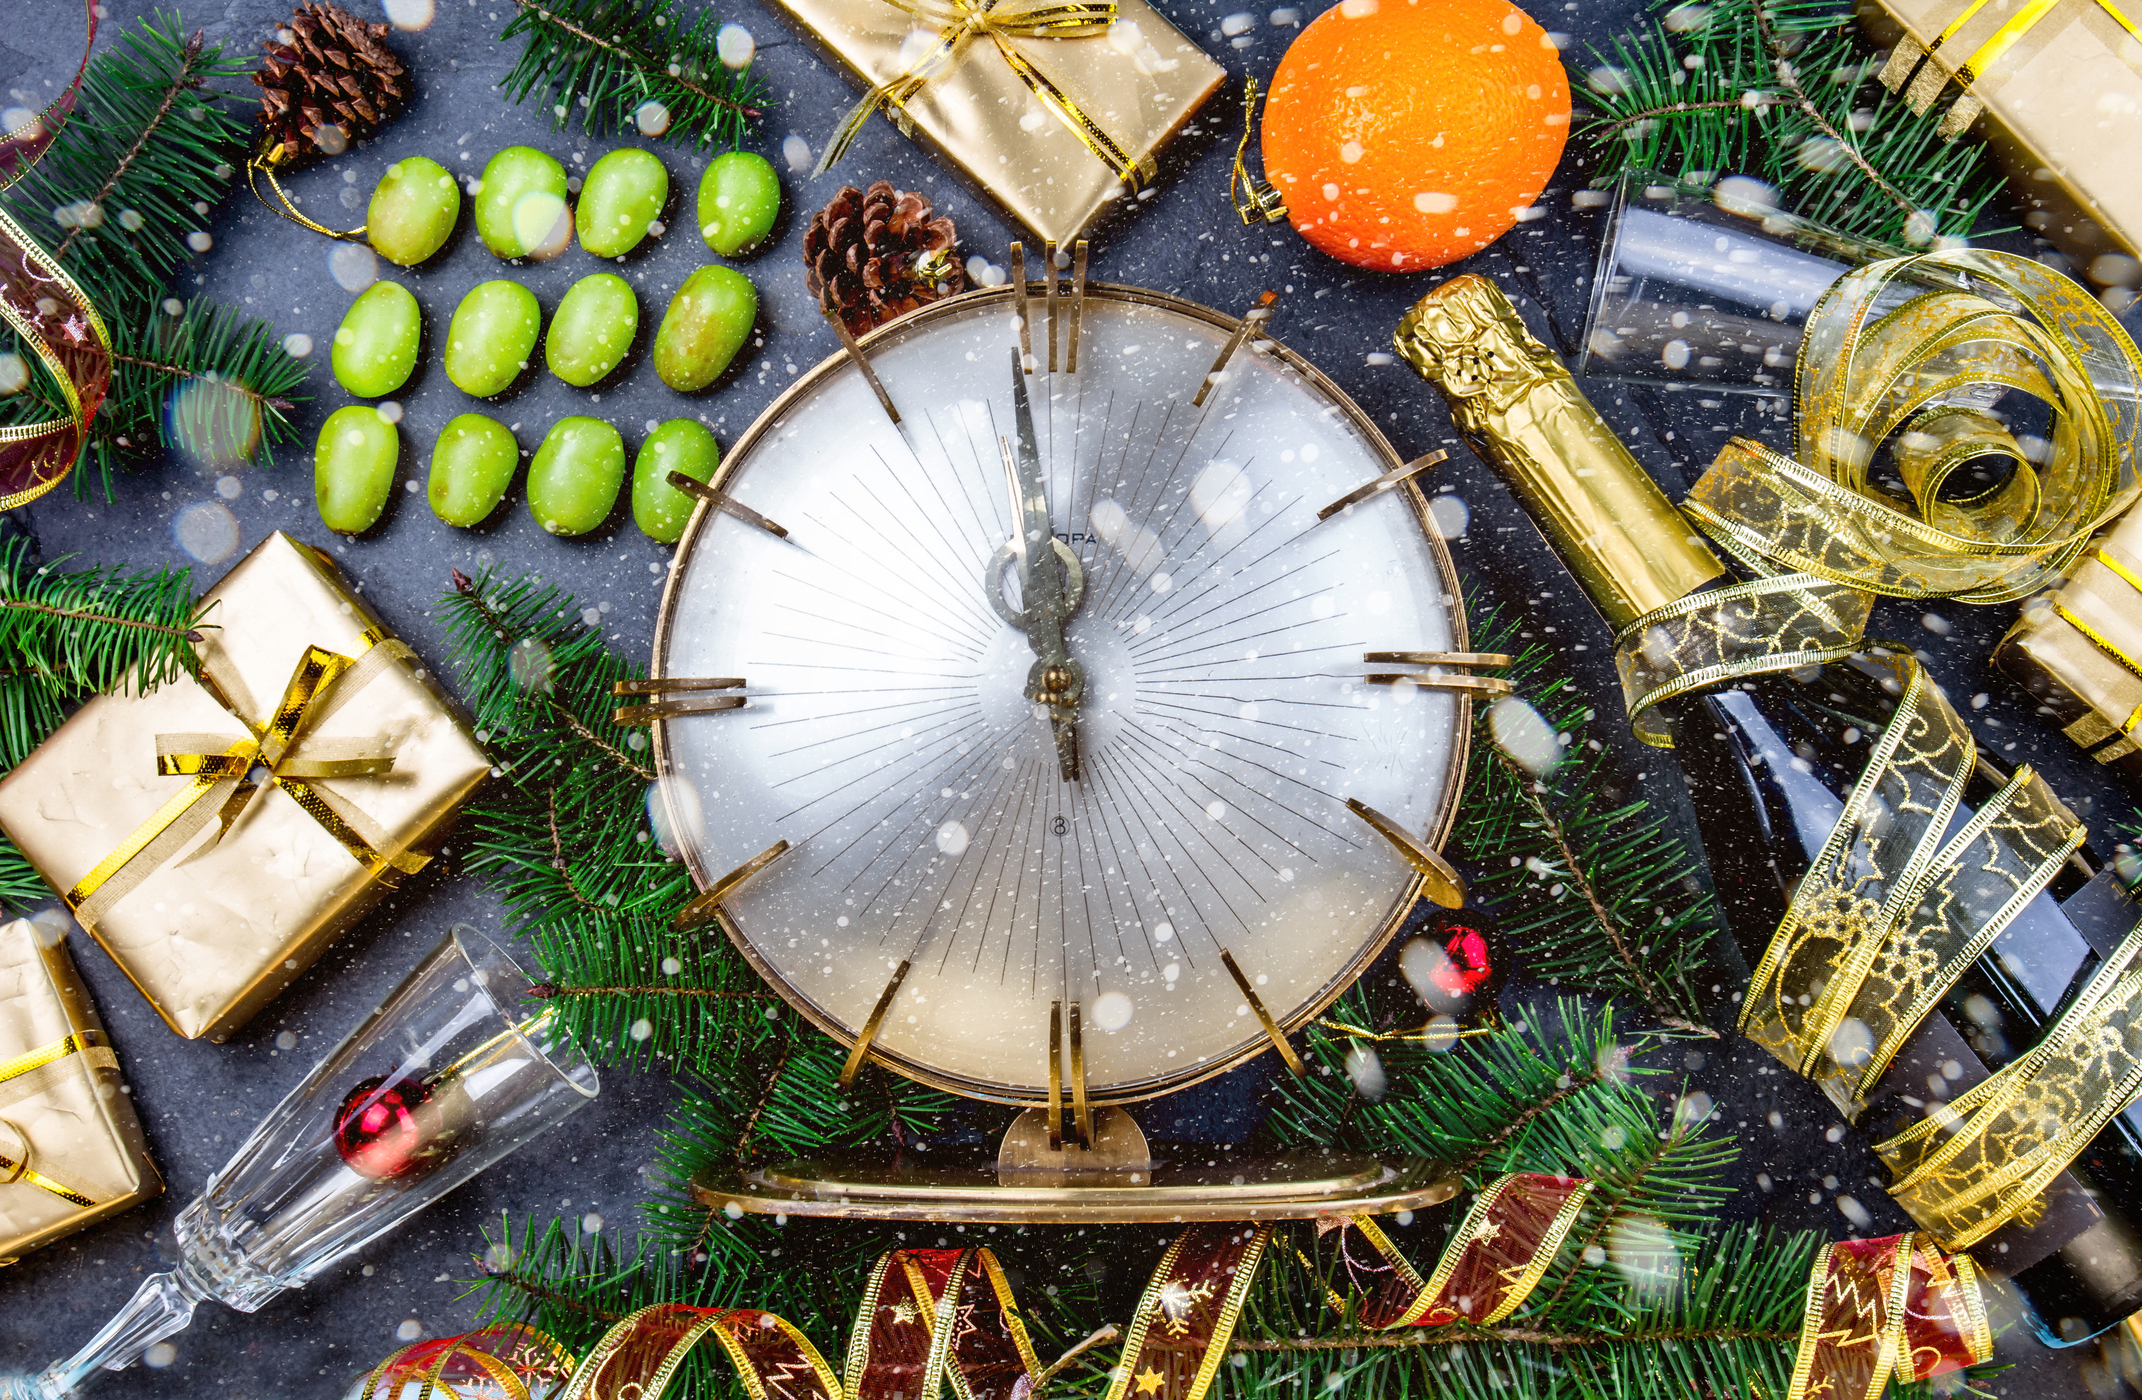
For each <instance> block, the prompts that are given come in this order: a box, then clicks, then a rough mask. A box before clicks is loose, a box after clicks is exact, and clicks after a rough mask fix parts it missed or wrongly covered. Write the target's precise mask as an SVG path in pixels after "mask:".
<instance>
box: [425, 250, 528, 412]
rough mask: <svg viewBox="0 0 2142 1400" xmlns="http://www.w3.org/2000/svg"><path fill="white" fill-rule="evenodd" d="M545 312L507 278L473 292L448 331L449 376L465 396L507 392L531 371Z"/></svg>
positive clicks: (516, 283) (520, 286)
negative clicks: (529, 367) (529, 369)
mask: <svg viewBox="0 0 2142 1400" xmlns="http://www.w3.org/2000/svg"><path fill="white" fill-rule="evenodd" d="M542 329H543V308H542V307H540V306H538V305H537V304H536V299H535V293H534V292H531V291H529V290H528V289H527V288H526V287H524V286H522V285H521V284H520V283H518V282H508V281H505V280H503V279H501V280H499V281H496V282H484V283H481V284H480V285H478V286H475V287H472V288H470V289H469V294H468V295H467V296H465V297H463V298H462V299H461V305H459V306H457V307H455V308H454V320H453V324H452V325H450V326H448V327H447V330H446V377H447V378H448V379H451V380H453V381H454V386H455V387H456V388H458V389H460V390H461V392H463V393H464V394H474V395H475V396H476V397H477V398H479V399H487V398H489V397H491V396H492V395H493V394H501V393H504V392H505V391H506V389H507V387H508V386H510V385H511V384H512V383H513V381H514V380H515V379H516V378H518V377H519V376H520V372H521V371H522V370H524V369H526V368H528V356H529V355H530V354H531V353H533V352H534V350H535V343H536V334H537V332H539V331H541V330H542Z"/></svg>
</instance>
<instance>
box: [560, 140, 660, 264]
mask: <svg viewBox="0 0 2142 1400" xmlns="http://www.w3.org/2000/svg"><path fill="white" fill-rule="evenodd" d="M668 202H669V171H667V170H666V169H664V168H663V166H662V162H661V161H659V160H656V159H655V158H654V157H653V156H651V155H649V154H648V153H647V152H645V151H642V150H638V149H636V148H634V147H630V146H628V147H626V148H624V149H623V150H617V151H612V152H610V154H608V155H606V156H604V157H603V158H602V159H601V160H598V161H596V162H595V164H594V165H593V166H592V167H590V168H589V170H588V177H587V179H586V180H584V181H582V182H581V185H580V207H579V209H578V210H576V211H575V212H574V215H573V223H574V225H575V227H577V228H578V229H579V230H580V246H581V247H583V248H585V249H587V250H588V251H589V252H591V253H593V254H594V255H595V256H596V257H598V258H614V257H617V256H619V255H621V254H624V253H629V252H631V251H632V249H633V248H635V247H637V246H638V245H639V241H640V240H641V239H643V238H645V237H646V236H647V226H648V225H649V224H651V223H653V222H654V220H655V217H656V216H657V215H659V214H660V213H661V212H662V206H663V205H664V204H666V203H668Z"/></svg>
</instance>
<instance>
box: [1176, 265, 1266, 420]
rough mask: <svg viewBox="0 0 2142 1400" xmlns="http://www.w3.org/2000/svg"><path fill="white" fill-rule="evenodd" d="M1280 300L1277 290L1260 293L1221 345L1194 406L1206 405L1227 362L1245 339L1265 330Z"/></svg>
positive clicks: (1224, 375) (1192, 401)
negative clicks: (1208, 396) (1275, 305)
mask: <svg viewBox="0 0 2142 1400" xmlns="http://www.w3.org/2000/svg"><path fill="white" fill-rule="evenodd" d="M1278 300H1279V293H1277V292H1273V291H1266V292H1261V293H1259V294H1258V297H1257V300H1256V302H1255V304H1253V305H1252V306H1251V307H1250V309H1249V312H1248V314H1247V315H1245V316H1243V318H1242V321H1241V324H1239V325H1237V326H1236V327H1235V333H1234V334H1233V335H1231V336H1229V337H1228V338H1227V344H1225V345H1223V346H1221V347H1220V354H1219V357H1218V358H1217V359H1215V360H1214V361H1213V362H1212V368H1211V369H1208V370H1206V371H1205V382H1204V383H1202V384H1200V385H1198V386H1197V397H1196V398H1194V399H1192V400H1190V406H1191V407H1192V408H1203V407H1204V406H1205V396H1206V395H1207V394H1210V393H1211V392H1212V389H1213V386H1214V385H1216V384H1218V383H1219V382H1220V381H1221V380H1222V379H1224V378H1225V377H1226V375H1227V362H1228V361H1229V360H1232V359H1233V358H1234V357H1235V352H1236V351H1237V350H1240V349H1241V348H1242V346H1243V343H1244V342H1245V341H1247V340H1248V339H1249V338H1250V337H1251V336H1253V335H1258V334H1261V333H1262V332H1263V330H1264V327H1265V323H1266V322H1268V321H1270V320H1271V319H1272V306H1273V304H1274V303H1275V302H1277V301H1278Z"/></svg>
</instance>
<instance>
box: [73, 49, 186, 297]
mask: <svg viewBox="0 0 2142 1400" xmlns="http://www.w3.org/2000/svg"><path fill="white" fill-rule="evenodd" d="M207 37H208V36H207V34H206V33H205V32H204V31H202V30H199V29H196V30H194V31H193V37H191V38H189V39H188V40H187V41H186V42H185V44H184V45H183V46H181V48H180V49H179V64H178V68H177V70H176V71H174V72H173V73H172V74H171V75H170V76H169V77H167V78H166V79H165V80H164V84H163V87H164V95H163V97H162V98H161V99H160V100H158V102H157V104H156V110H155V111H153V112H151V113H150V114H149V118H148V120H147V121H145V122H143V123H142V126H141V134H140V135H139V136H137V137H135V138H134V144H133V145H131V146H129V147H127V150H126V154H125V155H123V156H121V157H119V162H118V164H116V165H114V166H113V167H112V173H111V174H110V175H108V176H106V177H105V179H104V183H103V184H101V185H99V186H97V192H96V193H95V194H93V195H91V196H90V197H89V202H90V203H91V204H92V205H94V206H96V207H97V208H99V209H101V208H103V207H104V203H105V201H106V200H108V199H109V198H111V194H112V191H113V190H115V189H117V188H119V182H120V181H121V180H123V179H125V178H126V174H127V172H128V171H129V170H132V169H133V168H134V162H135V161H136V160H138V159H140V157H141V153H142V152H143V151H144V150H146V149H148V145H149V142H150V140H151V139H153V138H154V137H155V136H156V135H157V133H158V132H160V131H162V130H163V125H164V122H165V121H166V120H167V119H168V118H169V117H170V115H171V106H172V104H173V103H175V102H177V101H178V99H179V94H180V93H182V92H192V91H193V90H194V89H196V88H198V87H200V86H201V76H200V70H201V67H202V64H201V54H202V51H203V48H204V46H205V44H206V41H207ZM85 227H87V225H86V224H85V223H82V222H77V223H76V224H75V226H74V227H73V228H71V229H69V230H67V236H66V238H64V239H62V240H61V242H60V245H59V247H57V248H55V249H53V250H52V258H53V260H54V261H55V262H64V261H66V259H67V250H68V249H70V248H72V247H73V246H74V240H75V238H76V237H77V236H79V235H80V234H81V232H82V230H83V229H84V228H85Z"/></svg>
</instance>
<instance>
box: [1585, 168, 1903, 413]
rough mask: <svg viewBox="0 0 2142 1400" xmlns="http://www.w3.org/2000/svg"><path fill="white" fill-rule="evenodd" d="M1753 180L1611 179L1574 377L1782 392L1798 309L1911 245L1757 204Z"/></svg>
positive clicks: (1789, 373)
mask: <svg viewBox="0 0 2142 1400" xmlns="http://www.w3.org/2000/svg"><path fill="white" fill-rule="evenodd" d="M1766 193H1767V191H1766V189H1765V187H1764V186H1762V185H1761V184H1760V183H1759V182H1757V181H1754V180H1750V179H1747V178H1745V177H1738V176H1736V177H1730V178H1728V179H1725V180H1721V181H1719V182H1718V183H1717V184H1716V186H1714V187H1710V188H1704V189H1697V188H1694V187H1691V186H1685V185H1678V184H1674V183H1672V182H1670V181H1660V180H1656V179H1652V178H1649V177H1646V176H1642V175H1632V176H1629V177H1626V178H1624V179H1623V180H1622V182H1621V184H1620V186H1619V188H1618V189H1617V190H1616V191H1615V195H1614V206H1613V209H1612V211H1611V212H1610V213H1609V214H1608V216H1607V223H1606V231H1605V234H1604V236H1603V237H1602V238H1601V240H1600V248H1599V265H1598V268H1597V271H1596V273H1595V275H1594V277H1593V282H1592V299H1591V306H1590V308H1589V310H1588V311H1587V312H1586V315H1585V319H1584V350H1583V354H1582V355H1581V356H1580V357H1579V359H1578V362H1577V373H1578V374H1581V375H1588V376H1591V377H1593V378H1597V379H1618V380H1625V381H1634V382H1637V383H1649V384H1658V385H1661V386H1663V387H1665V388H1668V389H1680V390H1686V389H1701V390H1704V391H1705V392H1709V393H1729V394H1734V393H1748V394H1770V395H1780V396H1782V395H1787V394H1790V393H1791V392H1792V379H1793V363H1794V360H1795V358H1796V357H1797V356H1798V355H1799V352H1800V334H1801V330H1802V328H1803V327H1804V326H1805V325H1806V322H1807V314H1808V312H1810V311H1812V310H1813V309H1814V306H1815V302H1816V300H1817V299H1818V298H1819V297H1820V296H1821V295H1822V293H1823V292H1824V291H1826V290H1828V289H1829V286H1830V284H1831V283H1833V282H1835V281H1836V280H1837V279H1838V278H1840V277H1842V276H1844V275H1845V274H1846V273H1847V272H1850V271H1851V270H1852V269H1853V268H1854V267H1858V266H1861V265H1864V264H1866V263H1870V262H1876V261H1879V260H1880V259H1883V258H1891V257H1902V256H1905V255H1906V254H1907V253H1908V252H1909V251H1910V250H1909V249H1903V248H1895V247H1891V246H1889V245H1887V244H1882V243H1876V242H1873V241H1872V240H1869V239H1864V238H1855V237H1852V236H1849V235H1846V234H1842V233H1838V232H1835V231H1834V230H1831V229H1826V228H1823V227H1822V226H1821V225H1819V224H1814V223H1811V222H1809V221H1808V220H1806V219H1803V218H1800V217H1798V216H1797V215H1793V214H1790V213H1786V212H1784V211H1782V210H1779V209H1777V208H1775V207H1772V206H1771V205H1769V204H1767V203H1766V202H1765V195H1766Z"/></svg>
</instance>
